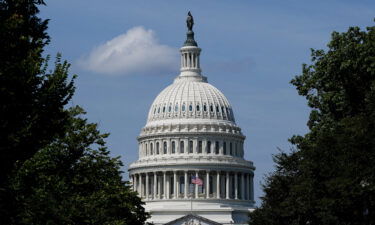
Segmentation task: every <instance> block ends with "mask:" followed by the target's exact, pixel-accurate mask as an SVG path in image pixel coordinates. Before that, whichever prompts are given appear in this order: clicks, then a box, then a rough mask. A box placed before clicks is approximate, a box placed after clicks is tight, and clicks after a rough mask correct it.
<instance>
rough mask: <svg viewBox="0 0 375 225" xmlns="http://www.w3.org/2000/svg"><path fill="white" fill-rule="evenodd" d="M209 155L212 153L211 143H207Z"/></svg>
mask: <svg viewBox="0 0 375 225" xmlns="http://www.w3.org/2000/svg"><path fill="white" fill-rule="evenodd" d="M207 153H211V141H207Z"/></svg>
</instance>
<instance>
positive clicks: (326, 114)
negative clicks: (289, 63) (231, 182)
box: [250, 26, 375, 225]
mask: <svg viewBox="0 0 375 225" xmlns="http://www.w3.org/2000/svg"><path fill="white" fill-rule="evenodd" d="M311 60H312V64H311V65H303V68H302V74H301V75H298V76H296V77H295V78H294V79H293V80H292V81H291V83H292V84H293V85H294V86H296V88H297V90H298V93H299V94H300V95H302V96H304V97H305V98H306V99H307V102H308V105H309V106H310V107H311V113H310V118H309V121H308V127H309V132H308V133H307V134H306V135H304V136H294V137H292V138H291V140H290V141H291V143H292V144H293V145H294V149H292V151H291V152H290V153H285V152H281V153H280V154H278V155H276V156H275V157H274V160H275V163H276V171H275V172H273V173H272V174H270V175H269V176H268V177H267V178H266V181H265V184H264V186H263V188H264V192H265V196H264V197H263V198H262V204H261V206H260V207H259V208H258V209H256V210H255V211H254V212H253V213H251V214H250V219H251V221H250V224H251V225H261V224H262V225H263V224H268V225H272V224H275V225H276V224H277V225H282V224H288V225H294V224H296V225H297V224H317V225H318V224H319V225H325V224H327V225H328V224H330V225H336V224H337V225H339V224H340V225H342V224H346V225H351V224H353V225H354V224H358V225H359V224H375V170H374V168H373V163H374V160H375V27H374V26H372V27H367V29H366V30H365V31H363V30H361V29H360V28H358V27H351V28H349V29H348V31H347V32H343V33H338V32H333V33H332V37H331V41H330V42H329V44H328V49H327V50H312V53H311Z"/></svg>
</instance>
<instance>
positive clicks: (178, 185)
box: [176, 175, 180, 198]
mask: <svg viewBox="0 0 375 225" xmlns="http://www.w3.org/2000/svg"><path fill="white" fill-rule="evenodd" d="M176 196H177V198H180V176H178V175H177V180H176Z"/></svg>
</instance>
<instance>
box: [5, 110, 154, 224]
mask: <svg viewBox="0 0 375 225" xmlns="http://www.w3.org/2000/svg"><path fill="white" fill-rule="evenodd" d="M70 113H71V117H70V118H69V126H68V127H69V128H68V130H67V131H66V133H65V134H64V136H63V137H61V138H59V139H57V140H55V141H54V142H53V143H51V144H49V145H48V146H46V147H45V148H43V149H42V150H40V151H38V152H37V153H36V154H35V155H34V157H32V158H31V159H29V160H27V161H26V162H25V163H24V164H23V165H22V167H21V168H20V169H19V170H18V171H17V173H16V174H15V175H14V177H13V178H12V180H11V184H12V190H13V191H14V193H15V196H16V198H15V201H16V202H15V205H16V208H17V209H18V210H17V213H16V216H15V217H13V218H12V221H11V223H12V224H35V225H39V224H98V225H103V224H107V225H112V224H113V225H120V224H123V225H125V224H131V225H137V224H139V225H141V224H144V222H145V220H146V219H147V214H146V213H145V211H144V208H143V207H142V204H143V202H141V200H140V198H138V197H137V195H136V193H135V192H133V191H131V189H130V187H129V185H127V184H126V183H125V182H124V181H122V176H121V172H120V167H121V166H122V163H121V161H120V160H119V159H118V158H111V157H110V156H109V152H108V150H107V148H106V147H105V140H104V139H105V138H106V137H107V136H108V134H101V133H100V132H99V131H98V129H97V124H93V123H88V122H87V120H86V119H84V118H82V116H83V114H84V111H83V110H82V109H81V108H79V107H75V108H73V109H71V110H70Z"/></svg>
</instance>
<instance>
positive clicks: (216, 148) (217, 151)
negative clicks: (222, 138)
mask: <svg viewBox="0 0 375 225" xmlns="http://www.w3.org/2000/svg"><path fill="white" fill-rule="evenodd" d="M215 154H219V142H218V141H216V142H215Z"/></svg>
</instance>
